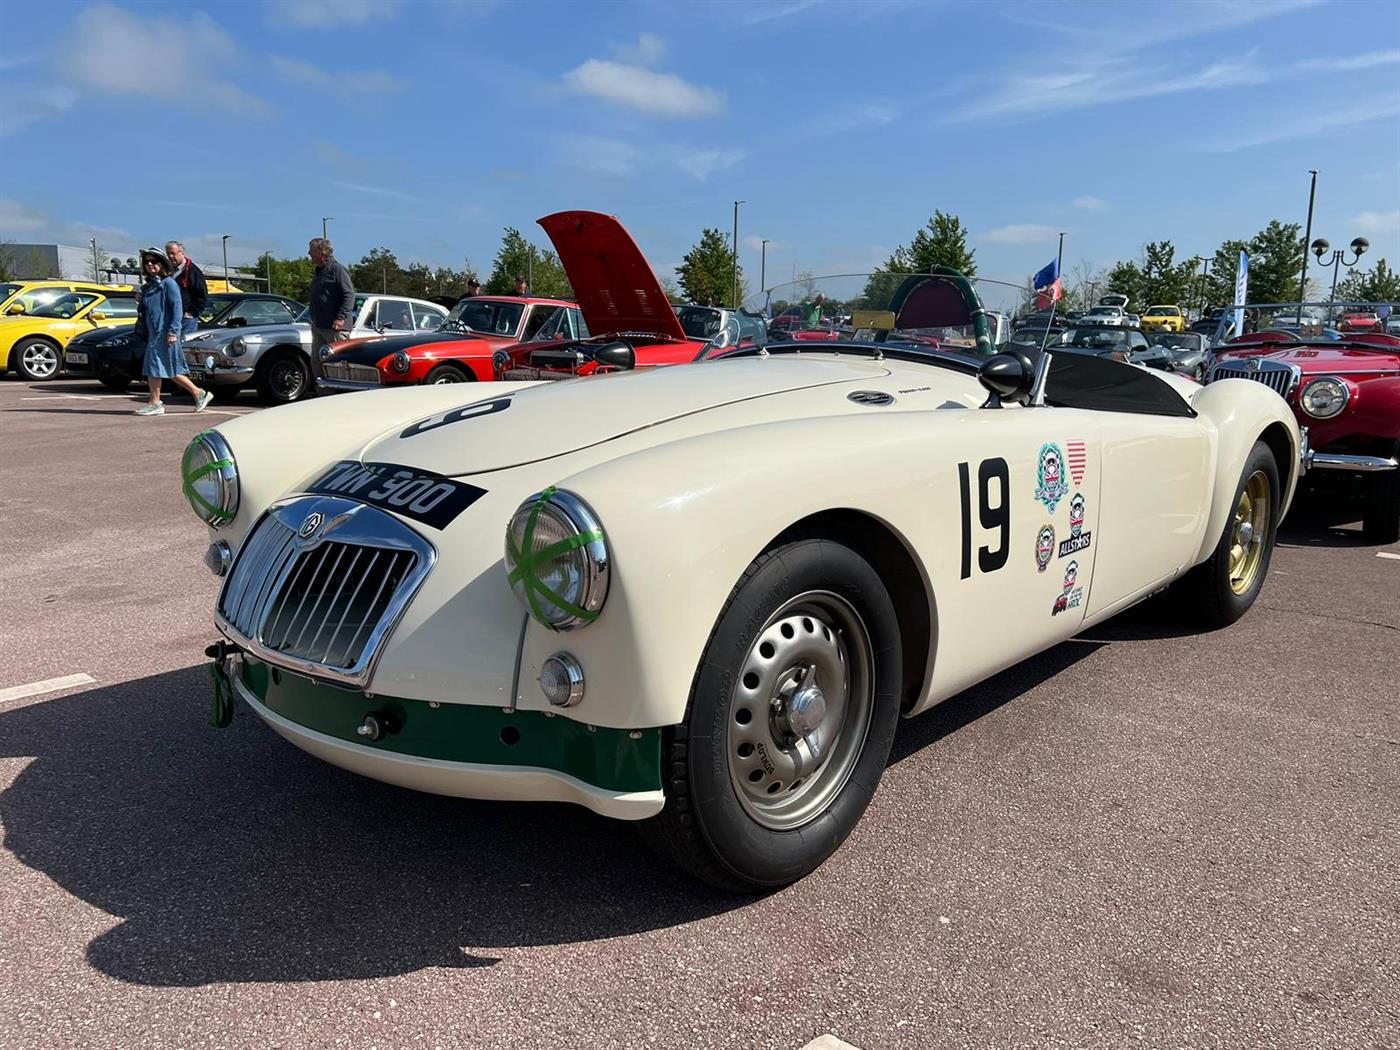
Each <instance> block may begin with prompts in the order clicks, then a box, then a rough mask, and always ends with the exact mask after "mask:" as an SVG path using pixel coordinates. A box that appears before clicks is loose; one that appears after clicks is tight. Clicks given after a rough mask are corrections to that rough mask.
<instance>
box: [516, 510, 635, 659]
mask: <svg viewBox="0 0 1400 1050" xmlns="http://www.w3.org/2000/svg"><path fill="white" fill-rule="evenodd" d="M608 562H609V556H608V544H607V539H606V538H605V537H604V535H603V526H602V525H601V524H599V522H598V519H597V517H596V516H595V515H594V513H593V511H592V510H591V509H589V506H588V504H586V503H584V502H583V500H581V499H579V497H577V496H575V495H574V494H573V493H572V492H566V491H564V490H563V489H555V488H548V489H545V490H544V491H543V492H537V493H535V495H533V496H531V497H530V498H529V499H527V500H526V501H525V502H524V503H522V504H521V505H520V507H519V508H518V509H517V510H516V512H515V514H513V515H512V516H511V519H510V524H509V525H508V526H507V527H506V556H505V566H506V573H507V579H508V580H509V582H510V587H511V590H513V591H514V592H515V596H516V597H517V598H519V599H520V600H521V602H523V603H524V605H525V607H526V608H527V609H529V610H530V615H532V616H533V617H534V618H535V619H536V620H538V621H539V622H540V623H542V624H544V625H545V626H546V627H549V628H551V629H552V630H556V631H569V630H572V629H574V628H575V627H582V626H583V625H584V624H589V623H592V622H593V621H594V620H596V619H597V618H598V612H599V610H600V609H602V607H603V603H604V602H605V601H607V598H608V575H609V567H608Z"/></svg>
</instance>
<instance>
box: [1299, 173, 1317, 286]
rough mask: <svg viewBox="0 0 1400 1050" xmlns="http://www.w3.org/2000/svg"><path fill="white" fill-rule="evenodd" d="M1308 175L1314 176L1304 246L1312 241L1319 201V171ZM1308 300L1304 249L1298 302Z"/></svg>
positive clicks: (1305, 252)
mask: <svg viewBox="0 0 1400 1050" xmlns="http://www.w3.org/2000/svg"><path fill="white" fill-rule="evenodd" d="M1308 174H1309V175H1311V176H1312V188H1311V189H1310V190H1308V229H1307V232H1305V233H1304V234H1303V244H1305V245H1306V244H1308V243H1309V242H1310V241H1311V240H1312V216H1313V202H1314V201H1315V200H1316V199H1317V169H1316V168H1309V169H1308ZM1307 298H1308V249H1307V248H1304V249H1303V276H1302V277H1300V278H1299V279H1298V301H1299V302H1300V303H1301V302H1305V301H1306V300H1307Z"/></svg>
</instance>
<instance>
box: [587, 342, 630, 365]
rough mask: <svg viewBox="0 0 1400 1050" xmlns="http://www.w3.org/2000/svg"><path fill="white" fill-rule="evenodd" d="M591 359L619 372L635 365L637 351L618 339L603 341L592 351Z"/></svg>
mask: <svg viewBox="0 0 1400 1050" xmlns="http://www.w3.org/2000/svg"><path fill="white" fill-rule="evenodd" d="M593 360H594V361H595V362H597V363H598V364H599V365H600V366H604V367H607V368H616V369H617V370H618V371H620V372H630V371H631V370H632V369H634V368H636V367H637V352H636V351H635V350H633V349H632V347H631V346H629V345H628V344H627V343H624V342H622V341H621V340H620V339H619V340H618V341H616V342H612V343H604V344H603V345H602V346H600V347H598V349H597V350H595V351H594V352H593Z"/></svg>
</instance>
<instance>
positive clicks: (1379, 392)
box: [1209, 303, 1400, 543]
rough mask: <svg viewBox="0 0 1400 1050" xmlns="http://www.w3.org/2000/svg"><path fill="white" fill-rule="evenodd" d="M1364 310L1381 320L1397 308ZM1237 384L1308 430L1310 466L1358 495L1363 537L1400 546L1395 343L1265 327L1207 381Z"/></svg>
mask: <svg viewBox="0 0 1400 1050" xmlns="http://www.w3.org/2000/svg"><path fill="white" fill-rule="evenodd" d="M1305 305H1309V304H1305ZM1311 305H1312V307H1313V309H1315V310H1316V309H1332V310H1334V311H1335V308H1333V307H1330V306H1329V304H1311ZM1365 308H1366V312H1368V313H1372V316H1386V315H1388V314H1390V313H1393V312H1395V311H1396V310H1397V309H1400V306H1397V304H1393V303H1392V304H1386V303H1381V304H1365ZM1230 309H1233V308H1230ZM1250 309H1253V310H1259V311H1260V313H1261V315H1262V316H1264V317H1265V318H1267V316H1268V314H1269V312H1271V311H1273V312H1278V313H1285V314H1287V315H1288V316H1293V317H1297V316H1300V312H1299V311H1300V306H1299V304H1297V303H1292V304H1287V305H1273V304H1267V305H1262V306H1251V307H1250ZM1373 311H1375V312H1373ZM1360 312H1361V311H1360V310H1356V309H1353V308H1351V307H1348V308H1347V310H1346V314H1347V315H1355V314H1358V313H1360ZM1228 313H1229V311H1228V310H1227V315H1228ZM1314 328H1315V329H1316V330H1315V331H1314V330H1313V329H1314ZM1239 377H1244V378H1247V379H1253V380H1256V381H1257V382H1260V383H1264V384H1266V385H1267V386H1269V387H1271V388H1272V389H1274V390H1275V391H1277V392H1278V394H1279V395H1280V396H1281V397H1283V398H1284V400H1286V401H1287V402H1288V403H1289V405H1291V406H1292V408H1293V411H1294V414H1295V415H1296V416H1297V417H1298V422H1299V423H1300V424H1302V425H1303V426H1304V427H1306V428H1307V429H1306V445H1307V451H1306V452H1305V454H1304V458H1305V462H1307V463H1308V465H1309V466H1311V467H1313V468H1316V469H1318V470H1322V471H1327V472H1329V473H1330V474H1335V475H1337V476H1339V477H1341V478H1347V479H1349V480H1351V481H1352V482H1353V484H1354V485H1355V486H1356V487H1357V488H1359V490H1360V495H1361V497H1362V500H1363V506H1364V510H1363V518H1362V525H1363V531H1364V534H1365V536H1366V537H1367V538H1368V539H1370V540H1373V541H1375V542H1377V543H1394V542H1395V541H1396V540H1397V539H1400V338H1396V337H1395V336H1392V335H1386V334H1385V333H1384V332H1381V331H1378V330H1377V329H1376V328H1375V327H1368V328H1367V329H1366V330H1364V331H1358V332H1356V333H1354V334H1353V333H1343V334H1342V336H1341V338H1337V337H1336V334H1335V333H1328V332H1327V330H1326V327H1325V326H1323V325H1316V326H1312V327H1309V326H1302V327H1293V328H1291V329H1288V330H1270V329H1269V327H1268V325H1267V322H1266V323H1265V324H1263V325H1261V331H1259V332H1256V333H1253V334H1251V335H1248V336H1243V337H1241V338H1240V339H1238V340H1231V341H1229V342H1226V343H1223V344H1221V345H1220V346H1218V347H1217V348H1216V350H1215V363H1214V366H1213V367H1212V369H1211V371H1210V376H1209V381H1210V382H1214V381H1215V380H1218V379H1232V378H1239Z"/></svg>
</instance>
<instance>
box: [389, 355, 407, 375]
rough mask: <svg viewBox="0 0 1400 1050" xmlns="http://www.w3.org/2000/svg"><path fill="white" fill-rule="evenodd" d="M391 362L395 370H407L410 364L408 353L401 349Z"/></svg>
mask: <svg viewBox="0 0 1400 1050" xmlns="http://www.w3.org/2000/svg"><path fill="white" fill-rule="evenodd" d="M390 364H391V365H392V367H393V369H394V371H395V372H407V371H408V364H409V361H408V355H407V354H406V353H404V352H403V351H402V350H399V351H397V352H396V353H395V354H394V359H393V361H391V362H390Z"/></svg>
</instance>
